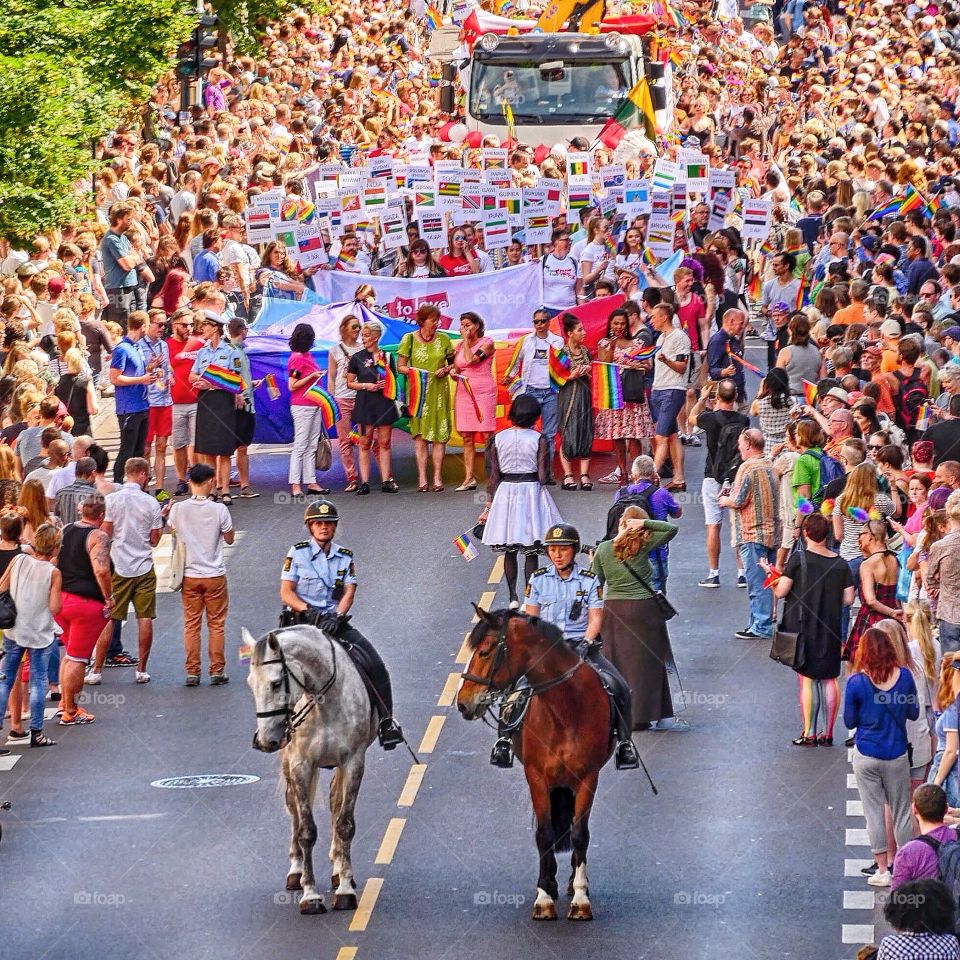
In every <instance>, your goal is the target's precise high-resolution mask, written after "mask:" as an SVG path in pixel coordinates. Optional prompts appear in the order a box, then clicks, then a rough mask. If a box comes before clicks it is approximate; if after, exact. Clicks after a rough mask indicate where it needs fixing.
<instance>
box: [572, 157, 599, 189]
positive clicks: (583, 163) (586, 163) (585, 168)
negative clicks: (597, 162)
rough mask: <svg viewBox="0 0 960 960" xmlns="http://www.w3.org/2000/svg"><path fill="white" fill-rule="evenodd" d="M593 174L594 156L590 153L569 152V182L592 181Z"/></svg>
mask: <svg viewBox="0 0 960 960" xmlns="http://www.w3.org/2000/svg"><path fill="white" fill-rule="evenodd" d="M592 175H593V156H592V155H591V154H589V153H573V152H571V153H568V154H567V184H568V185H569V184H570V183H583V182H584V181H586V182H587V183H589V182H590V180H591V177H592Z"/></svg>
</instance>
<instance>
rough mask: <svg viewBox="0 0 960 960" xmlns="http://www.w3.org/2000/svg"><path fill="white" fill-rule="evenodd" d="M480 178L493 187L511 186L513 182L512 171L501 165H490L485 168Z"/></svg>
mask: <svg viewBox="0 0 960 960" xmlns="http://www.w3.org/2000/svg"><path fill="white" fill-rule="evenodd" d="M480 179H481V180H483V182H484V183H489V184H490V186H491V187H509V186H510V185H511V184H512V183H513V178H512V177H511V176H510V171H509V170H505V169H503V168H501V167H490V168H488V169H487V170H484V171H483V174H482V176H481V178H480Z"/></svg>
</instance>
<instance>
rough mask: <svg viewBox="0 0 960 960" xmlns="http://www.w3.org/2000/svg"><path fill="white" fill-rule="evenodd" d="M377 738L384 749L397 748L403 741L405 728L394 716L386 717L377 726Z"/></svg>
mask: <svg viewBox="0 0 960 960" xmlns="http://www.w3.org/2000/svg"><path fill="white" fill-rule="evenodd" d="M377 738H378V739H379V741H380V746H381V747H383V749H384V750H395V749H396V748H397V747H399V746H400V744H401V743H403V730H401V729H400V724H399V723H397V721H396V720H395V719H394V718H393V717H384V718H383V719H382V720H381V721H380V726H379V727H377Z"/></svg>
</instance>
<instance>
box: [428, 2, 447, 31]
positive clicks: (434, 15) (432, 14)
mask: <svg viewBox="0 0 960 960" xmlns="http://www.w3.org/2000/svg"><path fill="white" fill-rule="evenodd" d="M424 19H425V20H426V23H427V30H428V31H429V32H430V33H433V31H434V30H436V29H437V27H439V26H440V25H441V24H442V23H443V17H441V16H440V11H439V10H438V9H437V8H436V7H435V6H433V5H432V4H431V5H430V6H428V7H427V9H426V10H425V11H424Z"/></svg>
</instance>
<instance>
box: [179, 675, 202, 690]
mask: <svg viewBox="0 0 960 960" xmlns="http://www.w3.org/2000/svg"><path fill="white" fill-rule="evenodd" d="M183 685H184V686H185V687H199V686H200V678H199V677H198V676H197V675H196V674H195V673H188V674H187V679H186V680H184V681H183Z"/></svg>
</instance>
